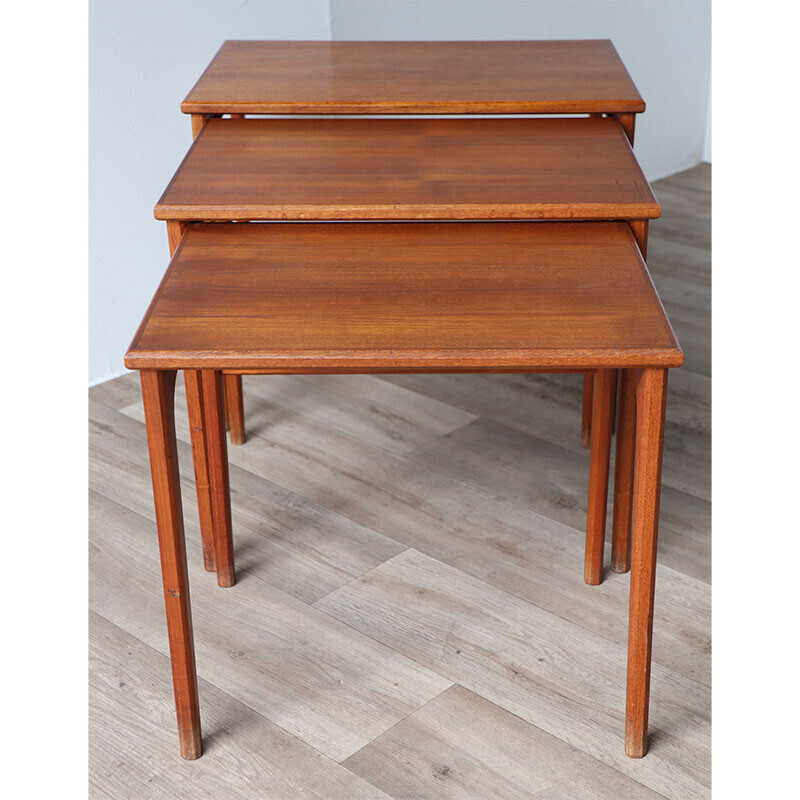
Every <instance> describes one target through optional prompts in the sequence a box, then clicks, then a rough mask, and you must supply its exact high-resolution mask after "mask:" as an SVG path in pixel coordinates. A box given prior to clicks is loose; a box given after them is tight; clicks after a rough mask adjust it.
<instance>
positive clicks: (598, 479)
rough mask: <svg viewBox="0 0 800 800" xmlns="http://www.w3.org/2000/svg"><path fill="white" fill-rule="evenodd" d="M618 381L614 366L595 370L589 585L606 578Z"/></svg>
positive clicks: (588, 510)
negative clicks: (609, 492) (611, 461)
mask: <svg viewBox="0 0 800 800" xmlns="http://www.w3.org/2000/svg"><path fill="white" fill-rule="evenodd" d="M616 381H617V371H616V370H614V369H599V370H597V371H596V372H595V373H594V388H593V404H592V448H591V452H590V454H589V492H588V500H587V508H586V556H585V559H584V569H583V580H584V581H585V582H586V583H587V584H589V585H590V586H597V585H598V584H600V583H602V582H603V552H604V550H605V540H606V507H607V506H608V475H609V463H610V458H611V421H612V419H613V416H614V411H613V404H612V397H613V392H614V385H615V384H616Z"/></svg>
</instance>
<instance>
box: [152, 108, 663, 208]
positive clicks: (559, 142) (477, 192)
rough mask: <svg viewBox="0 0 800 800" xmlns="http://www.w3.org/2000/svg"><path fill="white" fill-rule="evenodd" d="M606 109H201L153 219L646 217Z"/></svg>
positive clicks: (627, 154) (641, 180) (646, 194)
mask: <svg viewBox="0 0 800 800" xmlns="http://www.w3.org/2000/svg"><path fill="white" fill-rule="evenodd" d="M660 213H661V211H660V208H659V206H658V203H657V202H656V200H655V198H654V197H653V193H652V191H651V190H650V186H649V185H648V183H647V179H646V178H645V177H644V175H643V174H642V171H641V168H640V167H639V164H638V163H637V161H636V158H635V156H634V155H633V151H632V150H631V147H630V144H629V143H628V140H627V138H626V136H625V133H624V132H623V130H622V127H621V125H620V124H619V122H618V120H617V119H615V118H591V119H590V118H586V119H582V118H578V119H547V118H545V119H541V118H539V119H535V118H534V119H531V118H528V119H481V118H473V119H212V120H210V121H209V122H208V124H207V125H205V127H204V128H203V130H202V131H201V133H200V134H199V135H198V136H197V138H196V139H195V140H194V143H193V144H192V147H191V149H190V150H189V152H188V153H187V155H186V157H185V158H184V160H183V162H182V164H181V165H180V167H179V168H178V171H177V172H176V173H175V176H174V177H173V179H172V181H171V182H170V184H169V186H168V187H167V189H166V190H165V191H164V194H163V195H162V197H161V199H160V200H159V202H158V204H157V205H156V207H155V215H156V217H157V218H158V219H178V220H267V219H273V220H275V219H295V220H297V219H318V220H327V219H337V220H343V219H362V220H368V219H409V220H410V219H571V218H580V219H652V218H655V217H658V216H659V215H660Z"/></svg>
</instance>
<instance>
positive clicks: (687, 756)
mask: <svg viewBox="0 0 800 800" xmlns="http://www.w3.org/2000/svg"><path fill="white" fill-rule="evenodd" d="M580 585H581V581H580V576H579V575H578V576H576V578H575V583H574V584H573V592H577V591H579V587H580ZM584 591H586V592H596V591H598V590H597V589H596V588H594V587H591V588H590V587H586V589H584ZM314 606H315V608H319V609H323V610H325V611H326V612H327V613H329V614H330V615H331V616H332V617H334V618H335V619H337V620H341V621H344V622H347V623H348V624H350V625H352V626H354V627H355V628H356V629H357V630H359V631H361V632H362V633H365V634H367V635H369V636H371V637H373V638H374V639H376V640H377V641H380V642H383V643H385V644H387V645H389V646H390V647H392V648H393V649H395V650H398V651H399V652H403V653H413V654H414V655H413V658H414V659H415V660H416V661H418V662H419V663H420V664H423V665H426V666H428V667H430V668H431V669H435V670H436V671H437V672H439V673H440V674H442V675H444V676H446V677H449V678H450V679H451V680H453V681H454V682H457V683H458V684H460V685H461V686H463V687H464V688H466V689H469V690H470V691H472V692H475V693H476V694H480V695H481V696H482V697H484V698H485V699H487V700H489V701H491V702H493V703H494V704H495V705H497V706H499V707H501V708H503V709H505V710H506V711H510V712H511V713H513V714H516V715H517V716H519V717H521V718H522V719H524V720H526V721H527V722H529V723H531V724H533V725H536V726H537V727H538V728H540V729H542V730H544V731H547V732H548V733H550V734H552V735H554V736H558V737H559V738H562V739H564V740H565V741H567V742H568V743H569V744H571V745H572V746H573V747H575V748H577V749H578V750H582V751H583V752H584V753H586V754H587V755H591V756H593V757H594V758H595V759H597V760H598V761H601V762H602V763H604V764H607V765H608V766H612V767H614V768H615V769H617V770H618V771H619V772H621V773H622V774H624V775H627V776H628V777H631V778H634V779H636V780H639V781H641V782H642V783H644V784H645V785H646V786H648V787H649V788H650V789H652V790H653V791H656V792H660V793H662V794H665V795H667V796H671V797H680V798H686V797H697V796H701V797H704V796H707V792H708V789H707V785H708V782H709V780H710V771H709V764H708V760H707V756H706V754H707V749H706V748H707V746H708V737H709V734H710V725H709V704H708V697H707V692H706V690H705V689H704V688H702V687H700V686H699V685H698V684H695V683H693V682H692V681H689V680H687V679H686V678H684V677H682V676H680V675H678V674H676V673H672V672H670V671H669V670H665V669H664V668H663V667H660V666H659V665H654V666H653V673H654V680H653V694H652V698H651V705H652V709H653V710H652V714H653V717H654V719H655V718H658V720H659V730H660V731H661V732H662V733H663V734H665V735H662V737H661V738H660V740H659V747H658V748H655V747H654V748H653V750H652V751H651V752H650V753H649V754H648V759H647V760H648V769H647V774H644V771H643V770H639V769H638V763H639V762H637V761H634V760H632V759H629V758H627V757H626V756H625V753H624V750H623V747H622V746H621V744H622V739H623V733H624V720H623V715H622V713H621V709H622V706H623V693H624V688H623V685H622V682H621V681H620V676H621V673H622V672H624V663H625V648H624V645H611V644H609V643H608V642H607V641H606V640H605V639H603V638H602V637H599V636H596V635H594V634H591V633H589V632H588V631H586V630H584V629H582V628H579V627H577V626H572V625H568V624H565V623H564V620H562V619H559V618H557V617H555V616H553V615H549V614H547V613H545V612H542V611H541V610H540V609H538V608H536V607H533V606H530V605H529V604H527V603H525V602H523V601H521V600H519V599H518V598H516V597H514V596H513V595H511V594H509V593H506V592H503V591H500V590H498V589H495V588H494V587H492V586H490V585H488V584H485V583H482V582H481V581H477V580H475V579H474V578H470V577H469V576H467V575H465V574H464V573H462V572H460V571H459V570H456V569H453V568H451V567H448V566H446V565H444V564H442V563H441V562H438V561H436V560H434V559H430V558H428V557H426V556H423V555H422V554H420V553H418V552H416V551H414V550H407V551H406V552H405V553H401V554H400V555H398V556H395V557H394V558H393V559H391V560H390V561H387V562H386V563H385V564H382V565H381V566H380V567H377V568H376V569H375V570H373V571H372V572H370V573H368V574H367V575H364V576H362V577H361V578H358V579H357V580H355V581H353V582H352V583H350V584H348V585H347V586H344V587H342V588H341V589H337V590H336V591H335V592H334V593H333V594H331V595H329V596H328V597H326V598H323V599H322V600H319V601H317V602H316V603H315V604H314ZM651 759H652V761H651ZM683 764H690V765H691V766H689V767H688V769H687V768H686V767H684V766H682V765H683Z"/></svg>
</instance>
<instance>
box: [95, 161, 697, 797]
mask: <svg viewBox="0 0 800 800" xmlns="http://www.w3.org/2000/svg"><path fill="white" fill-rule="evenodd" d="M654 189H655V192H656V195H657V197H658V199H659V201H660V202H661V204H662V206H663V218H662V219H661V220H658V221H656V222H653V223H652V224H651V226H650V230H651V236H650V258H649V264H650V268H651V271H652V273H653V278H654V280H655V283H656V286H657V288H658V290H659V292H660V293H661V296H662V298H663V300H664V304H665V306H666V308H667V311H668V313H669V316H670V318H671V320H672V323H673V326H674V328H675V331H676V334H677V336H678V339H679V341H680V342H681V345H682V347H683V349H684V351H685V353H686V365H685V367H683V368H682V369H679V370H673V371H672V373H671V375H670V387H669V401H668V407H667V420H668V423H667V429H666V442H665V453H664V491H663V499H662V510H661V534H660V543H659V544H660V556H659V568H658V583H657V588H656V619H655V632H654V640H655V641H654V656H653V658H654V665H653V679H652V694H653V696H652V702H651V713H650V729H651V747H650V753H649V754H648V755H647V757H646V758H644V759H642V760H631V759H628V758H626V757H625V755H624V748H623V733H624V702H625V697H624V695H625V691H624V687H625V650H626V648H625V644H626V627H627V598H628V582H629V576H628V575H617V574H614V573H612V572H610V570H607V573H606V580H605V582H604V583H603V584H602V585H601V586H599V587H589V586H586V585H584V583H583V566H582V560H583V543H584V534H583V528H584V516H585V512H586V483H587V473H588V452H587V451H586V450H583V449H581V447H580V444H579V438H580V410H581V402H580V397H581V387H582V378H581V377H580V376H577V375H551V376H541V375H540V376H525V375H494V376H479V375H452V376H450V375H426V376H414V375H403V376H384V377H380V378H379V377H373V376H313V377H291V376H279V377H278V376H276V377H246V378H245V380H244V385H245V404H246V411H247V427H248V432H249V435H250V438H249V440H248V442H247V444H245V445H244V446H241V447H230V448H229V452H230V459H231V486H232V503H233V522H234V538H235V549H236V563H237V572H238V576H239V582H238V583H237V585H236V586H235V587H234V588H231V589H220V588H218V587H217V586H216V583H215V579H214V576H213V575H211V574H209V573H206V572H204V571H203V568H202V553H201V547H200V533H199V528H198V521H197V505H196V496H195V494H194V482H193V474H192V464H191V450H190V447H189V444H188V442H189V430H188V425H187V422H186V408H185V396H184V394H183V388H182V385H181V386H180V387H179V392H178V397H177V406H178V413H177V419H178V437H179V440H180V442H179V446H180V458H181V473H182V476H183V497H184V513H185V517H186V536H187V548H188V558H189V567H190V579H191V591H192V607H193V612H194V629H195V639H196V647H197V667H198V673H199V676H200V703H201V713H202V719H203V730H204V740H205V745H206V752H205V754H204V756H203V757H202V758H201V759H200V760H198V761H193V762H185V761H182V760H181V759H180V757H179V755H178V740H177V733H176V726H175V716H174V711H173V698H172V690H171V680H170V670H169V661H168V658H167V655H166V654H167V636H166V627H165V620H164V608H163V602H162V597H161V584H160V573H159V560H158V548H157V543H156V533H155V524H154V513H153V504H152V494H151V486H150V476H149V467H148V458H147V447H146V442H145V430H144V424H143V412H142V404H141V401H140V393H139V385H138V381H137V378H136V376H135V375H127V376H125V377H122V378H118V379H116V380H114V381H110V382H108V383H105V384H102V385H100V386H97V387H95V388H93V389H92V390H91V391H90V424H91V435H90V444H91V457H90V464H91V474H90V488H91V512H90V519H91V545H90V558H91V587H90V605H91V612H90V626H91V632H90V634H91V635H90V642H91V662H90V663H91V678H90V680H91V708H90V737H91V738H90V781H91V787H92V788H91V796H92V797H97V798H105V797H112V798H136V799H137V800H138V799H139V798H218V799H227V798H276V800H284V798H287V799H288V798H320V800H334V799H335V798H343V799H345V800H361V798H398V800H400V798H403V799H405V798H454V799H455V798H457V799H458V800H469V799H470V798H476V800H487V798H502V800H512V799H515V798H520V800H521V799H522V798H537V800H555V798H565V800H567V799H568V800H582V799H583V798H657V797H662V796H663V797H670V798H681V800H687V798H695V797H708V796H709V794H710V792H709V789H708V787H709V785H710V688H709V686H710V642H709V636H710V586H709V581H710V574H711V568H710V400H711V386H710V369H711V364H710V284H711V277H710V208H709V206H710V168H709V167H708V166H707V165H705V166H700V167H697V168H695V169H693V170H689V171H688V172H684V173H681V174H679V175H675V176H673V177H671V178H668V179H665V180H662V181H659V182H658V183H656V184H655V185H654ZM164 249H165V253H166V240H165V243H164ZM607 555H608V554H607ZM606 562H607V563H608V557H607V559H606Z"/></svg>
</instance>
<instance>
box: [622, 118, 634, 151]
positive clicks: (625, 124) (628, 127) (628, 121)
mask: <svg viewBox="0 0 800 800" xmlns="http://www.w3.org/2000/svg"><path fill="white" fill-rule="evenodd" d="M618 116H619V121H620V123H621V125H622V130H624V131H625V135H626V136H627V137H628V141H629V142H630V143H631V147H633V136H634V133H635V132H636V114H619V115H618Z"/></svg>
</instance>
